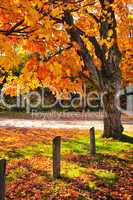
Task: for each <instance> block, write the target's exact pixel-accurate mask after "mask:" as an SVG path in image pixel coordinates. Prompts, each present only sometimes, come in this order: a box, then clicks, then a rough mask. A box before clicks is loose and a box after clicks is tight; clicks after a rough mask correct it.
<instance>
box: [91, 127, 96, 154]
mask: <svg viewBox="0 0 133 200" xmlns="http://www.w3.org/2000/svg"><path fill="white" fill-rule="evenodd" d="M90 154H91V155H95V154H96V144H95V128H94V127H92V128H91V129H90Z"/></svg>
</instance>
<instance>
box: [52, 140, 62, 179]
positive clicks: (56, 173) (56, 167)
mask: <svg viewBox="0 0 133 200" xmlns="http://www.w3.org/2000/svg"><path fill="white" fill-rule="evenodd" d="M60 147H61V137H60V136H57V137H55V138H54V139H53V177H54V178H60V151H61V148H60Z"/></svg>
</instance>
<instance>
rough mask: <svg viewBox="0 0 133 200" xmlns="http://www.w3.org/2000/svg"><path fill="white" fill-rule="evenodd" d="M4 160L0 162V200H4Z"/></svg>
mask: <svg viewBox="0 0 133 200" xmlns="http://www.w3.org/2000/svg"><path fill="white" fill-rule="evenodd" d="M5 173H6V160H4V159H3V160H0V200H4V199H5Z"/></svg>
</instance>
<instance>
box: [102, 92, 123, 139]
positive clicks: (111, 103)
mask: <svg viewBox="0 0 133 200" xmlns="http://www.w3.org/2000/svg"><path fill="white" fill-rule="evenodd" d="M103 108H104V132H103V137H106V138H109V137H113V138H116V139H120V138H121V137H122V132H123V127H122V124H121V112H120V111H119V110H118V108H117V103H116V91H112V92H111V91H110V90H109V91H107V92H105V94H104V96H103Z"/></svg>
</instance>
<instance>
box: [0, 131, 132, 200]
mask: <svg viewBox="0 0 133 200" xmlns="http://www.w3.org/2000/svg"><path fill="white" fill-rule="evenodd" d="M126 134H127V135H129V136H131V133H130V134H129V133H126ZM57 135H60V136H62V146H61V154H62V163H61V165H62V166H61V174H62V178H61V179H59V180H53V178H52V139H53V138H54V137H55V136H57ZM96 145H97V155H96V156H95V157H91V156H90V155H89V132H88V131H80V130H53V129H46V130H39V129H8V128H6V129H3V128H1V129H0V158H6V159H7V160H8V165H7V172H6V185H7V188H6V199H7V200H89V199H96V200H97V199H98V200H100V199H101V200H106V199H107V200H112V199H114V200H117V199H118V200H131V199H132V191H133V185H132V183H133V173H132V171H133V166H132V152H133V151H132V150H133V149H132V144H130V143H125V142H119V141H116V140H112V139H102V138H101V133H100V132H99V131H97V132H96Z"/></svg>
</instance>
